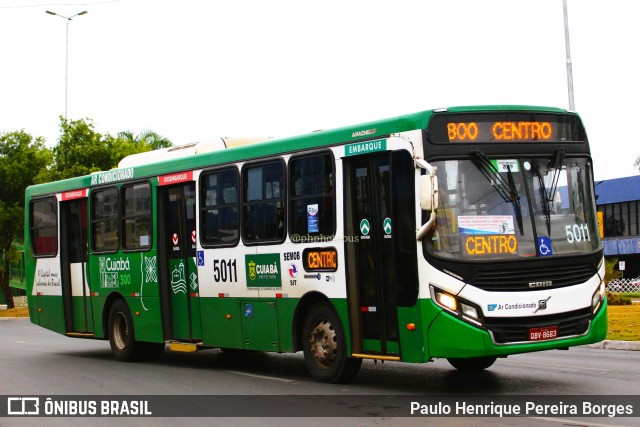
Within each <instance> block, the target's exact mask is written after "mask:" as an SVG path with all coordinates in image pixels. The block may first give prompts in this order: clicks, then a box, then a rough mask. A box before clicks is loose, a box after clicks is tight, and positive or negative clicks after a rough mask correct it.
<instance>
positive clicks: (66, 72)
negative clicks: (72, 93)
mask: <svg viewBox="0 0 640 427" xmlns="http://www.w3.org/2000/svg"><path fill="white" fill-rule="evenodd" d="M45 13H48V14H49V15H53V16H59V17H60V18H62V19H64V20H65V21H67V38H66V43H65V46H66V49H65V50H66V51H65V67H64V118H65V120H66V119H67V94H68V92H69V21H71V19H72V18H75V17H76V16H82V15H86V14H87V13H88V12H87V11H86V10H83V11H82V12H78V13H76V14H75V15H71V16H64V15H60V14H59V13H55V12H51V11H50V10H46V11H45Z"/></svg>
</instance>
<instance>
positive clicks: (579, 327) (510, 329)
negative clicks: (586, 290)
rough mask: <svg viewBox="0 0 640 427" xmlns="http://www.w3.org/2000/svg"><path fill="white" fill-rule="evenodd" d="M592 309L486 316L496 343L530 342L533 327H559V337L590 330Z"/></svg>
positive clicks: (487, 324)
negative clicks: (530, 332) (511, 315)
mask: <svg viewBox="0 0 640 427" xmlns="http://www.w3.org/2000/svg"><path fill="white" fill-rule="evenodd" d="M590 322H591V309H590V308H585V309H582V310H576V311H570V312H568V313H561V314H553V315H549V316H531V317H485V324H486V327H487V329H488V330H489V331H490V332H491V333H492V335H493V339H494V341H495V342H496V344H509V343H517V342H529V330H530V329H531V328H545V327H550V326H557V327H558V337H557V338H563V337H570V336H576V335H583V334H585V333H586V332H587V331H588V330H589V324H590Z"/></svg>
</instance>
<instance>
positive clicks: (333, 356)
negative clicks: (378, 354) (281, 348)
mask: <svg viewBox="0 0 640 427" xmlns="http://www.w3.org/2000/svg"><path fill="white" fill-rule="evenodd" d="M303 331H304V332H303V333H304V335H303V341H304V347H303V352H304V359H305V362H306V365H307V369H308V370H309V373H311V375H312V376H313V377H314V378H315V379H316V380H318V381H323V382H329V383H344V382H348V381H350V380H351V379H353V377H355V376H356V374H357V373H358V371H359V370H360V365H361V364H362V359H355V358H352V357H347V346H346V337H345V334H344V329H343V328H342V324H341V322H340V318H339V317H338V315H337V314H336V312H335V310H334V309H333V307H331V306H330V305H329V304H327V303H318V304H315V305H314V306H313V307H311V309H310V310H309V312H308V313H307V316H306V317H305V321H304V328H303Z"/></svg>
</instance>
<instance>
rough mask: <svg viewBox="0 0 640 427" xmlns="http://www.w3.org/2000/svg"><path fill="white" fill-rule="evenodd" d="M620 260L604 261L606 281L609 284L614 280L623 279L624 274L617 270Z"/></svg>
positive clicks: (610, 259)
mask: <svg viewBox="0 0 640 427" xmlns="http://www.w3.org/2000/svg"><path fill="white" fill-rule="evenodd" d="M616 265H618V258H609V259H606V258H605V260H604V281H605V283H609V282H610V281H612V280H613V279H619V278H620V277H622V272H621V271H620V270H618V269H617V268H616Z"/></svg>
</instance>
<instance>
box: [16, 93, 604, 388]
mask: <svg viewBox="0 0 640 427" xmlns="http://www.w3.org/2000/svg"><path fill="white" fill-rule="evenodd" d="M231 142H233V141H232V140H225V139H222V140H221V144H220V146H219V147H215V146H214V145H212V144H192V145H188V146H180V147H173V148H170V149H164V150H161V151H158V152H152V153H144V154H140V155H135V156H131V157H129V158H125V159H124V160H123V161H122V162H121V163H120V165H119V167H118V168H117V169H113V170H110V171H106V172H99V173H94V174H92V175H89V176H83V177H78V178H73V179H68V180H64V181H60V182H52V183H47V184H42V185H37V186H32V187H29V188H28V189H27V191H26V207H27V208H26V210H25V211H26V214H25V255H26V256H25V259H26V277H27V294H28V298H29V314H30V318H31V321H32V322H33V323H35V324H37V325H40V326H43V327H45V328H48V329H51V330H53V331H56V332H59V333H61V334H65V335H67V336H69V337H76V338H93V339H102V340H109V341H110V344H111V349H112V352H113V354H114V356H115V358H116V359H118V360H121V361H134V360H140V359H145V358H150V357H154V356H159V355H160V354H161V352H162V351H164V349H165V347H166V345H167V344H168V347H169V349H171V350H175V351H196V350H199V349H209V348H219V349H222V350H223V351H237V350H259V351H271V352H279V353H284V352H298V351H303V352H304V357H305V360H306V364H307V367H308V369H309V371H310V373H311V375H312V376H313V377H314V378H316V379H317V380H320V381H326V382H344V381H348V380H350V379H351V378H353V376H354V375H355V374H356V373H357V372H358V369H359V368H360V365H361V362H362V360H363V359H374V360H384V361H402V362H414V363H420V362H428V361H430V360H432V359H434V358H446V359H448V360H449V362H450V363H451V364H452V365H453V366H454V367H455V368H458V369H462V370H480V369H485V368H487V367H489V366H490V365H492V364H493V363H494V361H495V360H496V359H497V358H499V357H506V356H508V355H511V354H516V353H524V352H532V351H540V350H548V349H566V348H568V347H571V346H575V345H583V344H589V343H594V342H597V341H601V340H603V339H604V338H605V336H606V332H607V322H606V298H605V291H604V284H603V279H604V264H603V253H602V248H601V242H600V236H599V233H598V226H597V220H596V209H595V199H594V187H593V168H592V161H591V158H590V150H589V144H588V140H587V136H586V133H585V130H584V127H583V125H582V122H581V120H580V118H579V116H578V115H576V114H575V113H574V112H569V111H566V110H561V109H556V108H543V107H530V106H477V107H456V108H448V109H437V110H430V111H423V112H419V113H415V114H408V115H404V116H400V117H395V118H391V119H386V120H380V121H375V122H370V123H365V124H360V125H355V126H349V127H344V128H339V129H335V130H325V131H320V132H314V133H310V134H307V135H302V136H297V137H291V138H284V139H271V140H266V141H262V142H257V143H254V144H251V145H237V146H235V147H231V148H228V147H226V146H224V145H223V143H231ZM236 142H237V141H236ZM241 142H247V141H241Z"/></svg>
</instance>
